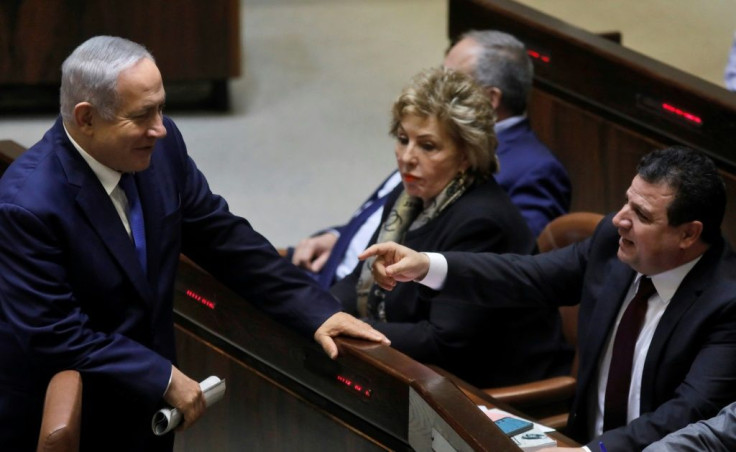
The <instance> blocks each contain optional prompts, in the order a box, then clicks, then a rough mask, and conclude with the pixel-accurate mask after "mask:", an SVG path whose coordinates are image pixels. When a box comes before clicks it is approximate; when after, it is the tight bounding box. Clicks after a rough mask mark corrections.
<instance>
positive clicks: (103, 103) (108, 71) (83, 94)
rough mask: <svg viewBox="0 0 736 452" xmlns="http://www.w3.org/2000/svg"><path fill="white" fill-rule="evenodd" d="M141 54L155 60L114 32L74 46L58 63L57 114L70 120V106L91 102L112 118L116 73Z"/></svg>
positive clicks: (115, 103)
mask: <svg viewBox="0 0 736 452" xmlns="http://www.w3.org/2000/svg"><path fill="white" fill-rule="evenodd" d="M143 58H149V59H151V60H152V61H155V60H154V58H153V56H152V55H151V54H150V52H148V50H146V48H145V47H143V46H142V45H140V44H137V43H135V42H133V41H129V40H127V39H124V38H119V37H115V36H95V37H93V38H90V39H88V40H87V41H85V42H83V43H82V44H81V45H80V46H79V47H77V48H76V49H74V52H72V54H71V55H69V56H68V57H67V59H66V60H65V61H64V64H62V65H61V90H60V95H59V103H60V105H61V117H62V118H63V119H64V121H65V122H71V121H72V120H73V115H74V107H75V106H76V105H77V104H78V103H80V102H89V103H90V104H92V105H93V106H94V107H95V108H96V109H97V111H98V112H99V114H100V116H102V117H103V118H105V119H112V118H113V116H114V114H115V112H116V111H117V108H118V102H119V99H118V95H117V81H118V76H119V75H120V73H121V72H122V71H124V70H126V69H128V68H130V67H131V66H133V65H135V64H136V63H137V62H138V61H140V60H141V59H143Z"/></svg>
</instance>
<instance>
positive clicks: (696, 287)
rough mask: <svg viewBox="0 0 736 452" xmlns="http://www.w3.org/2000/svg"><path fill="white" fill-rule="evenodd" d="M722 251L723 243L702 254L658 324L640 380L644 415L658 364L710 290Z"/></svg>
mask: <svg viewBox="0 0 736 452" xmlns="http://www.w3.org/2000/svg"><path fill="white" fill-rule="evenodd" d="M722 249H723V245H722V242H721V245H715V246H712V247H711V248H710V249H709V250H708V251H707V252H706V254H705V255H703V257H702V259H700V262H698V263H697V264H696V265H695V267H693V269H692V270H690V273H688V274H687V276H685V279H683V281H682V284H680V287H679V288H678V289H677V292H675V295H674V296H673V297H672V299H671V300H670V302H669V304H668V305H667V308H666V309H665V311H664V314H662V318H661V319H660V321H659V324H657V329H656V330H654V336H653V337H652V342H651V343H650V344H649V350H648V351H647V357H646V361H645V362H644V370H643V374H642V379H641V381H642V383H641V402H640V405H641V411H642V413H643V412H645V411H649V410H650V409H651V406H652V395H653V394H654V393H655V392H654V387H653V385H654V384H656V379H655V378H654V375H655V373H656V371H657V367H658V363H657V362H658V360H659V358H661V357H662V356H663V355H664V350H665V348H666V347H667V344H668V342H669V341H670V338H671V337H672V335H673V334H674V331H675V328H676V327H677V325H678V324H679V323H680V321H681V320H682V318H683V316H684V315H685V314H686V313H687V312H688V311H689V310H690V308H691V307H692V306H693V305H694V304H695V303H696V302H697V301H698V299H699V298H700V296H701V295H702V293H703V292H704V291H705V289H706V288H707V285H708V282H709V281H710V277H711V275H712V272H713V271H714V269H715V268H716V266H717V260H718V259H720V255H721V252H722Z"/></svg>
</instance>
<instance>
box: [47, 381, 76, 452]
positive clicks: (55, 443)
mask: <svg viewBox="0 0 736 452" xmlns="http://www.w3.org/2000/svg"><path fill="white" fill-rule="evenodd" d="M81 422H82V377H81V375H79V372H77V371H76V370H65V371H62V372H59V373H57V374H56V375H54V376H53V378H51V381H50V382H49V385H48V387H47V388H46V400H45V402H44V406H43V418H42V420H41V431H40V433H39V436H38V448H37V451H38V452H41V451H43V452H61V451H63V452H77V451H79V436H80V430H81Z"/></svg>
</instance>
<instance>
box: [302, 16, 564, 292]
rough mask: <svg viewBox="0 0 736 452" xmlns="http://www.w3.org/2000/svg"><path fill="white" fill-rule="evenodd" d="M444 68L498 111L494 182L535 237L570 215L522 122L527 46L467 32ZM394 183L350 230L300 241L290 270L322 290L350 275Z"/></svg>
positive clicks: (528, 82) (551, 169)
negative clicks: (312, 276) (311, 276)
mask: <svg viewBox="0 0 736 452" xmlns="http://www.w3.org/2000/svg"><path fill="white" fill-rule="evenodd" d="M444 65H445V66H446V67H448V68H451V69H455V70H457V71H460V72H464V73H466V74H468V75H470V76H471V77H473V78H474V79H475V80H476V81H477V82H478V83H480V84H481V86H483V87H485V89H486V92H487V93H488V96H489V97H490V99H491V104H492V105H493V108H494V109H495V110H496V120H497V122H496V126H495V132H496V137H497V139H498V148H497V149H496V155H497V156H498V160H499V163H500V168H499V171H498V172H497V173H496V174H495V175H494V177H495V178H496V181H497V182H498V184H499V185H500V186H501V187H502V188H503V189H504V191H506V193H508V195H509V197H510V198H511V202H513V203H514V205H515V206H516V207H518V208H519V210H520V211H521V214H522V216H523V217H524V219H525V220H526V222H527V225H528V226H529V229H531V231H532V234H533V235H534V237H537V236H538V235H539V233H540V232H542V229H544V227H545V226H546V225H547V223H549V222H550V221H552V220H553V219H555V218H557V217H558V216H560V215H562V214H564V213H567V212H568V211H569V209H570V192H571V189H570V179H569V178H568V175H567V171H566V170H565V168H564V167H563V166H562V164H561V163H560V162H559V160H557V158H556V157H555V156H554V155H553V154H552V152H550V150H549V149H548V148H547V147H546V146H545V145H544V144H543V143H542V142H541V141H539V139H538V138H537V136H536V135H535V134H534V132H533V131H532V129H531V126H530V125H529V120H528V119H527V118H526V115H525V112H526V108H527V100H528V97H529V91H530V90H531V86H532V78H533V76H534V67H533V65H532V61H531V59H530V58H529V56H528V55H527V53H526V47H525V46H524V44H522V43H521V42H520V41H519V40H518V39H516V38H515V37H513V36H511V35H509V34H507V33H502V32H500V31H493V30H489V31H471V32H469V33H466V34H465V35H463V36H462V37H461V38H460V40H459V41H458V42H457V43H456V44H455V45H454V46H452V48H451V49H450V50H449V52H448V53H447V55H446V57H445V61H444ZM399 181H400V178H399V177H398V173H395V172H394V173H393V174H392V175H391V176H390V177H389V178H388V179H387V180H386V181H384V182H383V183H382V184H381V185H380V186H379V187H378V188H377V189H376V190H375V191H374V192H373V194H372V195H371V196H370V197H368V199H367V200H366V201H365V202H364V203H363V205H362V206H361V207H360V208H359V209H358V210H357V211H356V212H355V213H354V214H353V217H352V218H351V219H350V221H349V222H348V223H346V224H345V225H342V226H338V227H334V228H332V229H329V230H325V231H320V232H319V233H317V234H315V235H313V236H311V237H307V238H305V239H303V240H301V241H300V242H299V243H298V244H297V246H296V247H295V249H294V252H293V254H292V262H293V263H294V265H297V266H300V267H302V268H305V269H307V270H309V271H310V272H314V273H316V274H318V277H317V279H318V281H319V282H320V285H322V287H326V288H327V287H330V286H331V285H332V284H333V283H334V282H335V281H337V280H340V279H342V278H343V277H345V276H347V275H349V274H350V273H351V272H352V270H353V269H354V268H355V266H356V265H357V264H358V260H357V255H358V254H359V253H360V252H361V251H362V250H363V249H365V247H366V246H367V245H368V241H369V240H370V238H371V237H372V236H373V232H375V230H376V228H377V227H378V224H379V220H380V218H381V213H382V209H383V203H384V202H385V201H386V197H387V196H388V193H390V192H391V189H392V188H394V187H395V186H396V185H398V183H399Z"/></svg>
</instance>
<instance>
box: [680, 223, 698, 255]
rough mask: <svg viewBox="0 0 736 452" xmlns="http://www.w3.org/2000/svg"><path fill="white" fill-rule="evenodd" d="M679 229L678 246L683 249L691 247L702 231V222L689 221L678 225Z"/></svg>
mask: <svg viewBox="0 0 736 452" xmlns="http://www.w3.org/2000/svg"><path fill="white" fill-rule="evenodd" d="M678 228H679V229H680V247H681V248H683V249H685V248H689V247H691V246H692V245H693V244H695V243H696V242H697V241H698V240H700V236H701V234H702V233H703V223H702V222H700V221H697V220H695V221H689V222H687V223H683V224H681V225H680V226H678Z"/></svg>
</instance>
